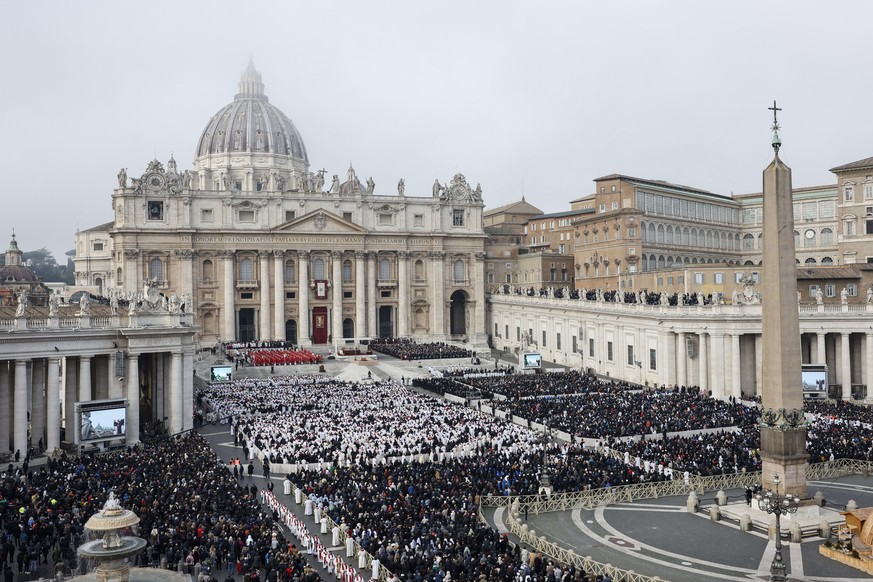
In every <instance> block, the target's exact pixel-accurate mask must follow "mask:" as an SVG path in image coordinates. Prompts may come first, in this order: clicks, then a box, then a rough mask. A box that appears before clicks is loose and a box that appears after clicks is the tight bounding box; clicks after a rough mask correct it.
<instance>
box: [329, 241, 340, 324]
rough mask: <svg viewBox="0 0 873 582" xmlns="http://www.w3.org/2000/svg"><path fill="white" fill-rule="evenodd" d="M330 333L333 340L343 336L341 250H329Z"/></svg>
mask: <svg viewBox="0 0 873 582" xmlns="http://www.w3.org/2000/svg"><path fill="white" fill-rule="evenodd" d="M330 261H331V278H332V279H333V280H332V281H331V285H330V286H331V289H330V293H331V295H330V297H331V300H332V305H331V311H332V312H333V314H332V315H331V318H330V321H331V327H330V329H331V332H330V333H331V335H332V336H333V339H334V340H335V341H339V340H340V338H342V337H343V252H342V251H331V252H330Z"/></svg>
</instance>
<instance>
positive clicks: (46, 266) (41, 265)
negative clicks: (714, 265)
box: [21, 248, 74, 285]
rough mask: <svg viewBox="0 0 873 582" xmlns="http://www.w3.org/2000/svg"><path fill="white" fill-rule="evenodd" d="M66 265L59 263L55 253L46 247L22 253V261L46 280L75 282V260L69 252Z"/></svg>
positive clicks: (70, 283)
mask: <svg viewBox="0 0 873 582" xmlns="http://www.w3.org/2000/svg"><path fill="white" fill-rule="evenodd" d="M67 255H68V256H67V263H66V265H59V264H58V262H57V261H56V260H55V257H54V255H52V254H51V252H50V251H49V250H48V249H46V248H41V249H37V250H35V251H27V252H25V253H23V254H22V257H21V258H22V261H23V262H24V264H25V265H26V266H27V267H28V268H30V269H31V270H32V271H33V272H34V273H36V275H37V276H38V277H39V278H40V279H42V280H43V281H44V282H56V281H63V282H64V283H67V284H68V285H72V284H73V271H74V269H73V260H72V258H70V256H69V253H67Z"/></svg>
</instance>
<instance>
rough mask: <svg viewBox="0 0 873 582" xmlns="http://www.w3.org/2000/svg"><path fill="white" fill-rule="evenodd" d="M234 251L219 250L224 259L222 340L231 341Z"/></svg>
mask: <svg viewBox="0 0 873 582" xmlns="http://www.w3.org/2000/svg"><path fill="white" fill-rule="evenodd" d="M235 255H236V251H230V250H226V251H221V253H220V256H221V258H222V259H224V260H223V261H222V262H223V263H224V305H223V306H222V309H221V314H222V321H223V328H224V329H223V332H222V335H223V336H224V341H227V342H231V341H233V340H235V339H236V306H235V305H234V297H236V289H235V282H234V279H235V277H234V256H235Z"/></svg>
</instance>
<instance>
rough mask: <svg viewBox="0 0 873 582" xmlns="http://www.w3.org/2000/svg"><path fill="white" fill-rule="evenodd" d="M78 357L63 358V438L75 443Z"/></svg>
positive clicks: (77, 438) (76, 437)
mask: <svg viewBox="0 0 873 582" xmlns="http://www.w3.org/2000/svg"><path fill="white" fill-rule="evenodd" d="M78 363H79V360H78V358H74V357H72V356H66V357H65V358H64V428H65V431H64V438H65V439H66V440H67V442H70V443H77V442H79V437H78V436H77V433H78V431H77V430H76V400H78V395H79V371H78V369H77V367H76V365H77V364H78Z"/></svg>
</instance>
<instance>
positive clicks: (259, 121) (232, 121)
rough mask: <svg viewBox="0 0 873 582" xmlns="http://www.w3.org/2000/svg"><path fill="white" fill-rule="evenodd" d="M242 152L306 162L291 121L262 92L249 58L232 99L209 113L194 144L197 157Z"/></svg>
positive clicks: (303, 150) (260, 83) (304, 153)
mask: <svg viewBox="0 0 873 582" xmlns="http://www.w3.org/2000/svg"><path fill="white" fill-rule="evenodd" d="M233 152H245V153H250V154H257V153H265V154H275V155H281V156H291V157H292V158H296V159H297V160H299V161H302V162H303V163H304V164H306V165H308V164H309V158H308V157H307V155H306V146H304V145H303V139H302V138H301V137H300V133H299V132H298V131H297V128H296V127H294V124H293V123H292V122H291V120H290V119H289V118H288V116H287V115H285V114H284V113H282V112H281V111H280V110H279V108H278V107H276V106H274V105H272V104H271V103H270V101H269V99H267V96H266V95H264V83H263V82H262V81H261V74H260V73H259V72H258V71H257V70H256V69H255V66H254V64H253V63H252V62H251V61H249V66H248V68H247V69H246V70H245V72H243V74H242V77H241V78H240V82H239V93H238V94H237V95H236V96H234V98H233V101H232V102H231V103H229V104H227V105H226V106H224V107H223V108H222V109H221V111H219V112H218V113H216V114H215V115H213V116H212V119H210V120H209V123H208V124H206V129H204V130H203V134H202V135H201V136H200V141H199V142H198V144H197V157H201V156H208V155H210V154H227V153H233Z"/></svg>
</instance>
